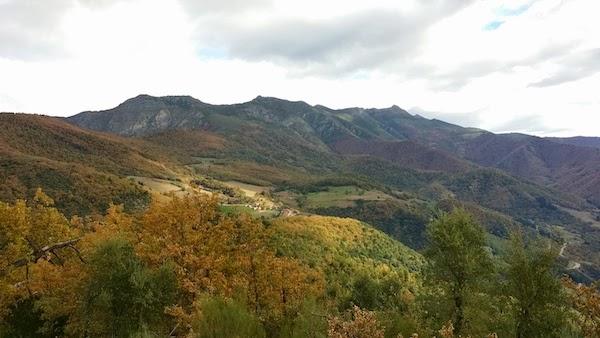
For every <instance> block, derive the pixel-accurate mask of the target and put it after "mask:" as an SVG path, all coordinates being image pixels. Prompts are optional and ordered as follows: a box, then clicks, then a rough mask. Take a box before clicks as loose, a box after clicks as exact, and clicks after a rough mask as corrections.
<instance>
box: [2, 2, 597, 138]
mask: <svg viewBox="0 0 600 338" xmlns="http://www.w3.org/2000/svg"><path fill="white" fill-rule="evenodd" d="M598 13H600V1H597V0H537V1H535V0H514V1H496V0H481V1H468V0H446V1H443V0H414V1H404V0H381V1H375V0H369V1H365V0H302V1H297V0H120V1H118V0H0V111H18V112H29V113H41V114H49V115H59V116H68V115H73V114H76V113H78V112H81V111H84V110H100V109H107V108H111V107H114V106H116V105H117V104H119V103H120V102H122V101H124V100H125V99H127V98H129V97H132V96H136V95H138V94H141V93H144V94H151V95H191V96H194V97H196V98H198V99H200V100H202V101H204V102H208V103H237V102H244V101H248V100H251V99H253V98H254V97H256V96H257V95H263V96H275V97H280V98H285V99H290V100H303V101H306V102H308V103H310V104H323V105H326V106H329V107H332V108H343V107H350V106H360V107H388V106H391V105H394V104H397V105H399V106H401V107H403V108H405V109H407V110H409V111H411V112H413V113H418V114H421V115H423V116H426V117H430V118H432V117H436V118H440V119H443V120H446V121H449V122H453V123H458V124H461V125H464V126H473V127H480V128H485V129H488V130H492V131H497V132H505V131H517V132H526V133H530V134H537V135H556V136H571V135H590V136H591V135H595V136H600V20H599V19H598Z"/></svg>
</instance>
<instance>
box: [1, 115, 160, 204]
mask: <svg viewBox="0 0 600 338" xmlns="http://www.w3.org/2000/svg"><path fill="white" fill-rule="evenodd" d="M164 163H167V161H165V158H164V157H162V155H160V154H158V153H157V152H154V151H153V150H151V149H149V148H148V146H146V145H144V144H142V143H139V142H137V141H135V140H130V139H123V138H120V137H117V136H113V135H107V134H101V133H97V132H92V131H89V130H83V129H80V128H78V127H75V126H73V125H72V124H69V123H66V122H65V121H64V120H61V119H57V118H52V117H47V116H38V115H25V114H0V180H1V181H0V199H2V200H14V199H16V198H29V197H31V196H32V195H33V192H34V191H35V189H37V188H38V187H41V188H43V189H44V190H45V191H46V192H48V194H50V195H51V196H53V197H54V198H55V200H56V205H57V206H58V207H59V208H61V209H62V210H64V211H65V212H67V213H68V214H75V213H77V214H88V213H91V212H104V211H105V209H106V207H108V203H109V202H111V201H114V202H115V203H125V205H126V206H127V207H135V206H138V205H141V204H144V203H147V202H148V200H149V196H148V195H147V193H145V192H144V191H143V190H141V189H140V188H139V187H138V186H136V185H135V184H134V183H132V182H130V181H129V180H127V179H125V178H124V177H126V176H128V175H151V176H168V175H170V170H169V169H167V168H166V167H165V165H164Z"/></svg>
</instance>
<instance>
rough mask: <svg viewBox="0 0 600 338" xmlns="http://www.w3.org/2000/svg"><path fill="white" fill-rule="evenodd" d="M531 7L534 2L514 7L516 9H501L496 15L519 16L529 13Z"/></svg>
mask: <svg viewBox="0 0 600 338" xmlns="http://www.w3.org/2000/svg"><path fill="white" fill-rule="evenodd" d="M531 5H533V2H530V3H526V4H523V5H521V6H519V7H514V8H509V7H504V6H502V7H500V8H499V9H498V10H497V11H496V14H497V15H499V16H517V15H521V14H523V13H525V12H527V10H528V9H529V8H530V7H531Z"/></svg>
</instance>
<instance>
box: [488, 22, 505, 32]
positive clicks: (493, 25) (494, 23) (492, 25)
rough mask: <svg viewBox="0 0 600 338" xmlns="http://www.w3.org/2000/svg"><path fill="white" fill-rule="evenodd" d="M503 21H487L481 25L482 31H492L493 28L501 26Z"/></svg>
mask: <svg viewBox="0 0 600 338" xmlns="http://www.w3.org/2000/svg"><path fill="white" fill-rule="evenodd" d="M503 23H504V21H492V22H489V23H487V24H486V25H485V26H483V30H484V31H494V30H496V29H498V28H500V26H502V24H503Z"/></svg>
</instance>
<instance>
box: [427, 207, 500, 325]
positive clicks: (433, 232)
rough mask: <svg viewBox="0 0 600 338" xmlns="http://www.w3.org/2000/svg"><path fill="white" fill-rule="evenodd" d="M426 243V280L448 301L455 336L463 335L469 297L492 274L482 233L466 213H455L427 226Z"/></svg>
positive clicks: (458, 210)
mask: <svg viewBox="0 0 600 338" xmlns="http://www.w3.org/2000/svg"><path fill="white" fill-rule="evenodd" d="M427 239H428V244H429V246H428V248H427V250H426V252H425V255H426V257H427V258H429V266H428V269H427V275H426V278H427V279H428V283H429V285H430V286H432V288H434V289H436V290H437V289H439V290H440V295H441V297H442V298H443V299H444V300H448V301H449V303H450V314H451V315H452V325H453V328H454V333H455V334H456V335H460V334H463V333H464V332H465V328H466V325H467V324H468V321H469V318H467V316H466V309H467V307H469V306H470V305H471V304H470V301H471V296H472V295H473V294H475V293H477V292H478V291H479V290H480V289H481V285H482V283H483V282H485V281H486V280H487V278H488V277H489V276H490V272H491V270H492V263H491V259H490V256H489V254H488V252H487V251H486V249H485V233H484V231H483V229H482V228H481V226H480V225H479V224H477V223H476V222H475V221H474V220H473V218H472V216H471V215H470V214H468V213H467V212H466V211H465V210H463V209H454V211H452V212H450V213H444V214H441V215H440V216H439V217H438V218H437V219H435V220H434V221H433V222H431V224H429V226H428V227H427ZM430 310H431V311H438V310H439V309H430Z"/></svg>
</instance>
